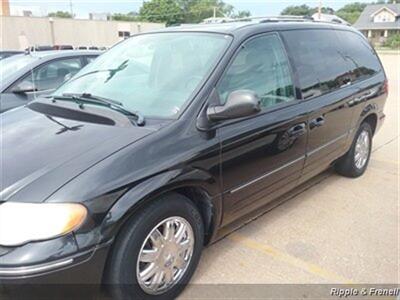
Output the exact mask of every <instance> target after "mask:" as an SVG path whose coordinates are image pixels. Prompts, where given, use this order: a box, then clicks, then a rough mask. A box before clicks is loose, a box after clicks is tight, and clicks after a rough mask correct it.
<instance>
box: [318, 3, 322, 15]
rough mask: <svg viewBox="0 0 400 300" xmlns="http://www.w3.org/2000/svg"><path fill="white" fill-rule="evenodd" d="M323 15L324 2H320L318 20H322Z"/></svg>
mask: <svg viewBox="0 0 400 300" xmlns="http://www.w3.org/2000/svg"><path fill="white" fill-rule="evenodd" d="M321 14H322V0H320V1H319V6H318V19H320V20H321Z"/></svg>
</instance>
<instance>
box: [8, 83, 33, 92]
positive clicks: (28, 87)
mask: <svg viewBox="0 0 400 300" xmlns="http://www.w3.org/2000/svg"><path fill="white" fill-rule="evenodd" d="M36 91H37V89H36V88H35V85H34V84H33V83H32V82H29V81H25V80H24V81H21V82H20V83H18V84H17V85H16V86H15V87H14V88H13V89H12V90H11V92H13V93H17V94H23V93H29V92H36Z"/></svg>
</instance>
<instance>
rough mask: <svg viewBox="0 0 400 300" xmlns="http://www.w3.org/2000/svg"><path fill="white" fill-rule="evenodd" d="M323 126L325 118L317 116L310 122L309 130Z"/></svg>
mask: <svg viewBox="0 0 400 300" xmlns="http://www.w3.org/2000/svg"><path fill="white" fill-rule="evenodd" d="M324 124H325V118H324V117H323V116H319V117H318V118H315V119H314V120H311V122H310V129H314V128H315V127H321V126H322V125H324Z"/></svg>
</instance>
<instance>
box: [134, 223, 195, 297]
mask: <svg viewBox="0 0 400 300" xmlns="http://www.w3.org/2000/svg"><path fill="white" fill-rule="evenodd" d="M193 249H194V234H193V229H192V226H191V225H190V224H189V222H188V221H186V220H185V219H184V218H182V217H171V218H168V219H165V220H163V221H161V222H160V223H159V224H158V225H157V226H155V227H154V228H153V229H152V231H151V232H150V234H149V235H148V236H147V237H146V239H145V241H144V243H143V245H142V247H141V249H140V252H139V256H138V260H137V265H136V277H137V280H138V283H139V285H140V287H141V288H142V289H143V291H144V292H146V293H148V294H152V295H157V294H161V293H165V292H166V291H167V290H169V289H170V288H172V287H173V286H174V285H176V284H177V283H178V282H179V280H180V279H181V278H182V276H183V275H184V274H185V272H186V269H187V268H188V266H189V264H190V260H191V258H192V255H193Z"/></svg>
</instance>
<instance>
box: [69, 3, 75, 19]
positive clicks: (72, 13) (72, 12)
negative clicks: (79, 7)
mask: <svg viewBox="0 0 400 300" xmlns="http://www.w3.org/2000/svg"><path fill="white" fill-rule="evenodd" d="M69 10H70V13H71V17H72V19H73V18H74V11H73V9H72V0H69Z"/></svg>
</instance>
